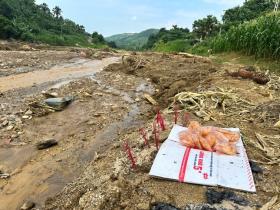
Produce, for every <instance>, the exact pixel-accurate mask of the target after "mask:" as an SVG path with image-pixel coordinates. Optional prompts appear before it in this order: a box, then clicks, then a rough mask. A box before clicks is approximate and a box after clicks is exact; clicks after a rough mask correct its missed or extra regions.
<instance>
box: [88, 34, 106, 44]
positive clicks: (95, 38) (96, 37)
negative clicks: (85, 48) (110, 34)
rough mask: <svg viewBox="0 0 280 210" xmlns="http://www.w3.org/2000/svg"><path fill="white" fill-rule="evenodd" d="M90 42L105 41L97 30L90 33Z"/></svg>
mask: <svg viewBox="0 0 280 210" xmlns="http://www.w3.org/2000/svg"><path fill="white" fill-rule="evenodd" d="M91 37H92V43H96V44H98V43H105V39H104V37H103V36H102V34H99V33H97V32H93V33H92V35H91Z"/></svg>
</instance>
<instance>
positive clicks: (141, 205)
mask: <svg viewBox="0 0 280 210" xmlns="http://www.w3.org/2000/svg"><path fill="white" fill-rule="evenodd" d="M137 209H139V210H140V209H141V210H146V209H150V204H149V203H148V202H144V203H139V204H137Z"/></svg>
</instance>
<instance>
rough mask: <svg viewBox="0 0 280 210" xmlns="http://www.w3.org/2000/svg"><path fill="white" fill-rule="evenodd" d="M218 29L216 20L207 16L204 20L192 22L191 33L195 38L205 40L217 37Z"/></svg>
mask: <svg viewBox="0 0 280 210" xmlns="http://www.w3.org/2000/svg"><path fill="white" fill-rule="evenodd" d="M220 27H221V26H220V24H219V22H218V20H217V18H216V17H214V16H212V15H208V16H207V17H206V18H203V19H200V20H196V21H194V23H193V33H194V34H195V35H196V36H197V37H199V38H201V39H205V38H208V37H211V36H214V35H217V34H218V32H219V30H220Z"/></svg>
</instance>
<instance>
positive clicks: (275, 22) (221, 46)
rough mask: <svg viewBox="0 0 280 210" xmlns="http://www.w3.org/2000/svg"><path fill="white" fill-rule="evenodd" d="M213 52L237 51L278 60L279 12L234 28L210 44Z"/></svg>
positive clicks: (279, 46) (279, 47)
mask: <svg viewBox="0 0 280 210" xmlns="http://www.w3.org/2000/svg"><path fill="white" fill-rule="evenodd" d="M211 47H212V49H213V51H214V52H224V51H239V52H242V53H245V54H247V55H254V56H256V57H263V58H274V59H279V58H280V12H278V13H276V12H272V13H270V14H267V15H264V16H261V17H259V18H257V19H254V20H251V21H250V22H246V23H243V24H240V25H239V26H234V27H231V28H230V29H229V31H228V32H226V33H225V34H222V35H220V36H217V37H216V38H215V39H213V41H212V42H211Z"/></svg>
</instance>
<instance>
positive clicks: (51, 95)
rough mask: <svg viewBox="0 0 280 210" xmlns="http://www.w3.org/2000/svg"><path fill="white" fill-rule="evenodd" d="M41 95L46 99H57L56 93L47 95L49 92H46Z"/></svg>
mask: <svg viewBox="0 0 280 210" xmlns="http://www.w3.org/2000/svg"><path fill="white" fill-rule="evenodd" d="M42 94H43V95H44V96H45V97H46V98H56V97H58V93H56V92H52V93H49V92H46V91H42Z"/></svg>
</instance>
